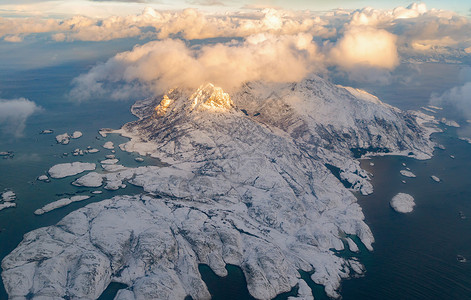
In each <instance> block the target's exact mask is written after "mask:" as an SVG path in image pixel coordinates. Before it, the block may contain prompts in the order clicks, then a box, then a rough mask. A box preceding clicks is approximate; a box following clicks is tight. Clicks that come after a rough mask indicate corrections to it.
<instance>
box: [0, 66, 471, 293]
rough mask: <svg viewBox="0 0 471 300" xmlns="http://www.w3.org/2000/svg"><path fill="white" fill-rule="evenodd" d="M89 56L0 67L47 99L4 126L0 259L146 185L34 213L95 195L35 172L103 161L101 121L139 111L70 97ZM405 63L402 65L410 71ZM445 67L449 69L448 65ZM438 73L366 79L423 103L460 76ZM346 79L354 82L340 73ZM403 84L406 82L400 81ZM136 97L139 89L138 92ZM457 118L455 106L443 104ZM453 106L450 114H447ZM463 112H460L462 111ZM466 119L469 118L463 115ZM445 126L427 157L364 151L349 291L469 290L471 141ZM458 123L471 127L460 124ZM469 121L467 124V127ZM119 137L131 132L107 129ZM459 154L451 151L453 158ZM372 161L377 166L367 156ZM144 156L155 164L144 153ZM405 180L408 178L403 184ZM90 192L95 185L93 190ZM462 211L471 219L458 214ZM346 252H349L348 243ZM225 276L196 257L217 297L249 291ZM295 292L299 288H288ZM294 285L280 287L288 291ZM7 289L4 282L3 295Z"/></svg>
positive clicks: (238, 278)
mask: <svg viewBox="0 0 471 300" xmlns="http://www.w3.org/2000/svg"><path fill="white" fill-rule="evenodd" d="M90 65H91V64H90V62H88V63H87V62H81V63H70V64H63V65H60V66H56V67H48V68H42V69H35V70H26V71H15V72H13V71H5V70H4V71H0V92H1V94H0V98H4V99H12V98H17V97H26V98H28V99H30V100H32V101H35V102H36V103H37V104H38V105H40V106H41V107H43V111H42V112H40V113H38V114H35V115H33V116H31V117H30V118H29V119H28V121H27V126H26V129H25V131H24V135H23V136H22V137H20V138H17V137H14V136H12V135H8V134H5V133H1V131H0V151H13V152H14V154H15V155H14V157H13V158H12V159H0V176H1V177H0V191H3V190H4V189H7V188H8V189H12V190H13V191H14V192H15V193H16V194H17V200H16V203H17V207H16V208H9V209H5V210H3V211H0V228H1V229H2V230H1V232H0V259H3V257H4V256H5V255H7V254H8V253H9V252H11V251H12V250H13V249H14V248H15V247H16V246H17V245H18V243H19V242H20V241H21V240H22V236H23V234H25V233H27V232H29V231H31V230H34V229H36V228H39V227H42V226H48V225H52V224H55V223H57V222H58V221H59V220H60V219H61V218H63V217H64V216H65V215H67V214H68V213H70V212H72V211H73V210H76V209H77V208H80V207H83V206H85V205H87V204H89V203H91V202H96V201H100V200H103V199H107V198H110V197H112V196H114V195H119V194H135V193H140V192H142V189H141V188H138V187H134V186H130V185H128V187H127V188H126V189H124V190H118V191H106V190H103V194H100V195H93V197H92V198H90V199H88V200H85V201H83V202H78V203H73V204H71V205H69V206H67V207H64V208H60V209H58V210H55V211H52V212H49V213H46V214H44V215H42V216H35V215H34V214H33V212H34V210H36V209H37V208H40V207H42V206H43V205H45V204H47V203H50V202H52V201H55V200H58V199H60V198H62V197H67V195H65V194H64V193H69V194H76V193H80V194H84V195H89V194H90V192H91V191H92V190H94V189H89V188H83V187H75V186H72V185H71V184H70V182H72V181H73V179H74V178H76V177H79V176H80V175H77V176H74V177H68V178H65V179H59V180H52V181H51V182H50V183H44V182H39V181H37V180H36V178H37V177H38V176H39V175H41V174H45V172H46V171H47V170H48V169H49V168H50V167H51V166H52V165H55V164H57V163H62V162H72V161H83V162H94V163H98V162H99V161H100V160H103V159H104V156H105V155H106V154H110V151H109V150H106V149H104V148H102V147H101V146H102V145H103V143H104V142H105V139H103V138H102V137H101V136H99V135H98V132H97V130H98V129H100V128H103V127H110V128H119V127H120V126H121V125H122V124H124V123H126V122H129V121H131V120H134V116H132V115H131V113H130V111H129V108H130V106H131V104H132V101H131V100H130V101H129V102H113V101H108V100H107V99H97V101H89V102H84V103H73V102H71V101H70V100H69V99H68V98H67V92H68V91H69V90H70V81H71V80H72V79H73V78H74V77H76V76H77V75H79V74H80V73H83V72H85V71H86V70H87V69H88V68H89V67H90ZM422 68H423V69H426V71H427V72H425V71H424V72H422V73H421V74H422V76H425V75H424V74H425V73H429V74H435V73H433V72H431V71H429V69H432V70H435V71H437V70H442V71H443V70H445V71H446V72H448V73H447V74H450V76H451V77H453V76H452V75H453V74H455V73H456V72H458V71H457V67H456V66H448V65H432V66H422ZM406 71H407V70H405V71H404V72H406ZM445 71H444V72H445ZM436 77H437V76H435V75H433V76H428V77H423V78H422V77H420V78H419V79H418V80H417V81H418V83H416V84H414V85H411V86H408V87H407V88H405V87H404V86H399V87H398V86H396V88H394V86H384V87H377V86H368V85H365V86H363V88H365V89H367V90H369V91H372V92H375V93H376V94H377V95H378V96H379V97H380V99H382V100H384V101H385V102H388V103H391V104H393V105H396V106H398V107H400V108H403V109H418V108H419V107H420V106H423V105H426V104H427V102H428V98H429V96H430V93H431V92H437V91H438V92H442V91H444V90H446V89H448V88H450V87H452V86H454V85H456V84H457V81H458V78H450V80H449V81H446V82H443V81H441V82H440V83H436V84H434V83H433V82H434V81H438V79H437V78H436ZM339 83H341V84H348V82H340V81H339ZM401 88H402V89H401ZM134 100H137V99H134ZM441 113H443V114H448V115H446V116H447V117H449V118H451V119H453V117H454V115H453V114H452V112H441ZM450 114H451V115H450ZM456 117H457V118H458V116H456ZM462 125H464V126H468V127H469V126H470V125H469V124H468V125H466V124H462ZM443 128H444V130H445V131H444V132H443V133H439V134H434V135H433V138H434V139H435V140H437V141H438V142H439V143H440V144H443V145H444V146H445V148H446V149H445V150H441V149H437V150H436V151H435V153H434V154H435V155H434V157H433V158H432V159H430V160H425V161H418V160H413V159H410V158H404V157H394V156H386V157H375V158H373V159H370V160H363V161H362V166H363V167H364V168H365V169H366V170H368V171H369V172H371V173H372V174H373V175H374V177H373V178H372V183H373V186H374V188H375V191H374V193H373V194H372V195H370V196H361V195H357V197H358V199H359V203H360V205H361V207H362V208H363V211H364V214H365V218H366V223H367V224H368V225H369V226H370V228H371V230H372V231H373V234H374V236H375V239H376V242H375V243H374V245H373V246H374V251H373V252H368V251H367V250H366V249H364V248H362V249H361V250H362V251H361V252H360V253H359V254H355V256H357V257H359V258H360V261H361V262H362V263H363V264H364V265H365V267H366V270H367V272H366V274H365V276H364V277H362V278H355V279H350V280H345V281H344V282H343V283H342V291H341V294H342V296H343V299H347V300H348V299H471V263H470V262H467V263H460V262H458V261H457V258H456V257H457V255H458V254H459V255H463V256H464V257H466V258H468V261H471V191H470V185H471V171H470V170H471V144H468V143H466V142H464V141H461V140H459V139H457V136H458V135H460V133H458V132H457V129H454V128H447V127H443ZM43 129H53V130H54V133H53V134H51V135H40V134H39V132H40V131H41V130H43ZM75 130H80V131H82V132H83V137H81V138H79V139H77V140H71V142H70V144H69V145H58V144H56V142H55V139H54V138H55V135H56V134H61V133H64V132H69V133H72V132H73V131H75ZM459 130H460V131H466V130H469V131H471V128H461V129H459ZM469 131H468V132H469ZM106 140H111V141H113V142H114V143H115V146H116V145H118V144H119V143H123V142H125V141H126V139H124V138H122V137H119V136H116V135H111V136H110V137H109V138H107V139H106ZM87 146H91V147H94V148H98V149H100V152H98V153H95V154H86V155H84V156H78V157H75V156H71V155H70V154H69V155H68V156H67V157H64V156H63V153H64V152H68V153H70V152H71V151H73V149H75V148H80V149H85V148H86V147H87ZM450 155H454V156H455V159H452V158H450ZM116 156H117V157H118V158H120V162H119V163H120V164H123V165H125V166H131V167H132V166H137V165H139V163H137V162H135V161H134V158H135V157H136V154H130V153H126V152H122V151H120V150H119V148H118V147H116ZM370 162H374V166H370ZM402 163H405V164H406V165H407V166H408V167H409V168H410V169H411V170H412V172H414V173H415V174H416V175H417V178H405V177H403V176H401V175H400V174H399V171H400V170H401V169H403V168H404V167H403V166H402ZM144 164H158V162H156V161H153V160H149V159H147V160H146V161H145V162H144ZM431 175H436V176H438V177H439V178H440V179H441V180H442V182H440V183H436V182H434V181H433V180H432V179H431V178H430V176H431ZM401 180H405V181H406V184H404V183H402V182H401ZM398 192H405V193H409V194H411V195H412V196H414V198H415V202H416V207H415V209H414V211H413V212H412V213H410V214H398V213H396V212H394V211H393V210H392V209H391V208H390V207H389V201H390V199H391V198H392V197H393V196H394V195H395V194H397V193H398ZM90 195H91V194H90ZM460 212H462V214H463V215H465V216H467V217H468V218H467V219H461V218H460ZM340 255H344V256H351V255H353V254H352V253H348V252H345V253H341V254H340ZM228 271H229V275H228V277H226V278H219V277H217V276H216V275H215V274H214V273H213V272H212V271H211V270H210V269H209V268H208V267H206V266H200V272H201V273H202V276H203V278H204V280H205V281H206V282H207V285H208V287H209V289H210V292H211V293H212V295H213V296H214V299H221V300H222V299H252V298H251V297H250V295H249V294H248V291H247V288H246V285H245V277H244V276H243V273H242V272H241V271H240V269H239V268H237V267H235V266H228ZM302 277H303V278H304V279H305V280H306V282H308V284H309V285H310V286H311V288H312V289H313V291H314V294H315V299H327V297H326V295H325V293H324V292H323V289H322V287H321V286H318V285H316V284H314V283H313V282H312V281H311V280H310V279H309V274H307V273H303V274H302ZM120 288H124V286H122V285H119V284H113V285H112V286H110V287H109V289H107V291H106V293H104V294H103V295H102V297H101V298H100V299H112V298H113V297H114V294H115V293H116V291H117V290H118V289H120ZM292 292H294V291H292ZM289 295H290V294H289V293H288V294H285V295H281V296H280V297H278V299H286V298H287V297H288V296H289ZM6 298H7V295H6V293H5V290H4V288H3V284H0V299H6Z"/></svg>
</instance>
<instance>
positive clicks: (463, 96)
mask: <svg viewBox="0 0 471 300" xmlns="http://www.w3.org/2000/svg"><path fill="white" fill-rule="evenodd" d="M430 103H431V104H432V105H437V106H445V107H451V108H454V109H455V110H456V111H457V112H459V113H460V114H461V115H462V116H463V117H464V118H466V119H468V120H471V81H470V82H467V83H465V84H463V85H461V86H457V87H454V88H451V89H449V90H448V91H446V92H444V93H443V94H441V95H437V94H433V95H432V97H431V99H430Z"/></svg>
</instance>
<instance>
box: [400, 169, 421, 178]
mask: <svg viewBox="0 0 471 300" xmlns="http://www.w3.org/2000/svg"><path fill="white" fill-rule="evenodd" d="M399 173H401V175H402V176H405V177H410V178H415V177H417V176H416V175H415V174H414V173H412V172H411V171H409V170H401V171H399Z"/></svg>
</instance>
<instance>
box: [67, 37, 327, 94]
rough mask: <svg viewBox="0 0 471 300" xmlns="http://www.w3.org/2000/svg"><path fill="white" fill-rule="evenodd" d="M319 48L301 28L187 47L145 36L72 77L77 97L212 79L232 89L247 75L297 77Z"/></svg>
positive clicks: (312, 65) (310, 66) (310, 67)
mask: <svg viewBox="0 0 471 300" xmlns="http://www.w3.org/2000/svg"><path fill="white" fill-rule="evenodd" d="M322 60H323V59H322V54H320V53H319V52H318V51H317V46H316V44H315V43H314V42H313V41H312V37H311V36H310V35H307V34H298V35H289V36H274V35H268V34H260V35H255V36H251V37H249V38H247V39H246V41H244V42H236V41H232V42H229V43H226V44H216V45H206V46H202V47H200V48H194V47H193V48H190V47H188V46H187V45H186V44H185V43H184V42H183V41H181V40H171V39H167V40H163V41H155V42H149V43H147V44H145V45H142V46H137V47H135V48H134V49H133V50H132V51H128V52H123V53H120V54H118V55H116V56H115V57H113V58H111V59H109V60H108V61H107V62H106V63H104V64H100V65H97V66H95V67H94V68H92V69H91V70H90V72H88V73H86V74H83V75H81V76H79V77H78V78H76V79H75V80H74V85H75V86H74V88H73V89H72V91H71V96H72V97H74V98H75V99H78V100H85V99H90V98H93V97H98V96H103V95H111V98H114V99H129V98H131V97H132V96H136V95H141V94H142V93H143V92H144V93H145V91H150V92H152V93H155V94H159V93H162V92H164V91H166V90H167V89H169V88H174V87H186V88H192V89H193V88H197V87H198V86H200V85H201V84H203V83H207V82H212V83H214V84H216V85H218V86H221V87H223V88H224V89H226V90H229V91H230V90H232V89H235V88H237V87H238V86H240V85H241V84H243V83H244V82H247V81H254V80H265V81H272V82H290V81H298V80H300V79H302V78H303V77H304V76H306V75H307V74H308V73H309V72H312V71H314V70H316V68H317V70H319V68H320V67H321V63H320V62H321V61H322Z"/></svg>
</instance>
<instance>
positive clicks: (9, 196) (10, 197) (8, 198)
mask: <svg viewBox="0 0 471 300" xmlns="http://www.w3.org/2000/svg"><path fill="white" fill-rule="evenodd" d="M15 200H16V194H15V192H13V191H10V190H7V191H4V192H3V193H2V194H0V211H1V210H4V209H5V208H10V207H16V203H14V201H15Z"/></svg>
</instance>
